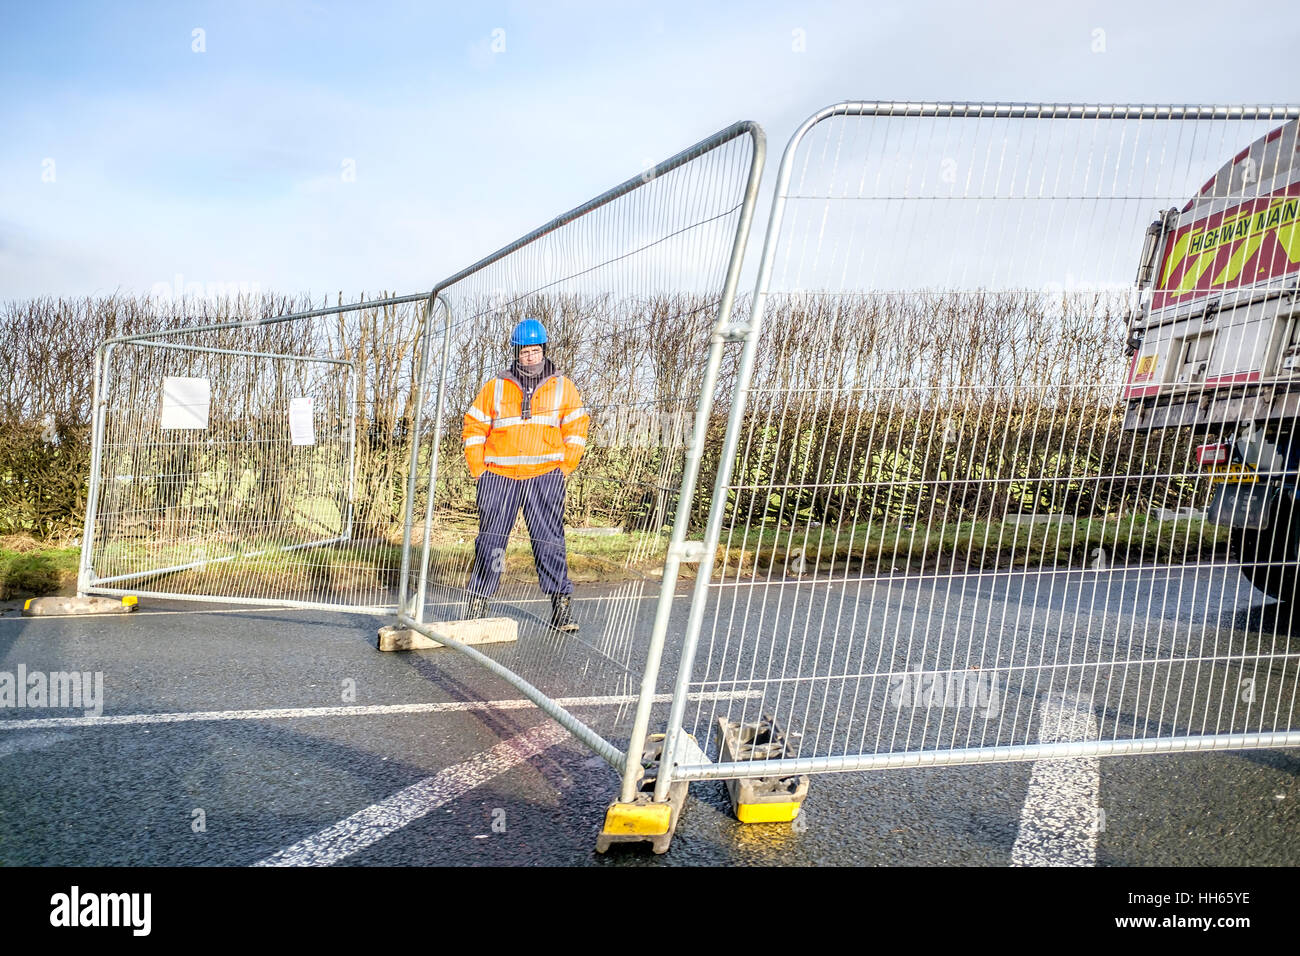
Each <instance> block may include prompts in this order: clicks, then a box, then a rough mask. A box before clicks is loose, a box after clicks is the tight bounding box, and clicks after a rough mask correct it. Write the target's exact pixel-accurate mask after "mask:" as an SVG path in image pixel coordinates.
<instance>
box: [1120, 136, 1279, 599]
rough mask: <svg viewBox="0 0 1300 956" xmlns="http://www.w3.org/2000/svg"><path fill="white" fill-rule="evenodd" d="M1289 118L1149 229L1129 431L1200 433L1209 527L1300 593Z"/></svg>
mask: <svg viewBox="0 0 1300 956" xmlns="http://www.w3.org/2000/svg"><path fill="white" fill-rule="evenodd" d="M1298 147H1300V142H1298V141H1297V121H1294V120H1293V121H1291V122H1289V123H1287V124H1285V125H1284V126H1281V127H1280V128H1278V129H1275V130H1273V131H1272V132H1271V133H1269V134H1268V135H1266V136H1263V137H1261V138H1260V139H1258V140H1256V141H1255V142H1254V143H1252V144H1250V146H1248V147H1246V148H1245V149H1243V150H1242V151H1241V152H1240V153H1238V154H1237V155H1236V156H1234V157H1233V158H1232V160H1231V161H1230V162H1228V163H1226V164H1225V165H1224V166H1223V167H1222V168H1221V169H1220V170H1219V171H1218V172H1217V173H1216V174H1215V175H1214V176H1213V177H1212V178H1211V179H1210V180H1209V182H1207V183H1206V184H1205V185H1204V186H1203V187H1201V190H1200V191H1199V192H1198V193H1197V194H1196V195H1195V196H1194V197H1192V199H1191V200H1190V201H1189V202H1188V203H1187V204H1186V205H1185V206H1183V207H1182V209H1177V208H1174V209H1169V210H1168V211H1166V212H1165V213H1164V214H1163V215H1161V216H1160V217H1159V218H1158V219H1157V220H1156V221H1155V222H1153V223H1152V224H1151V226H1150V227H1149V228H1148V230H1147V237H1146V243H1145V244H1144V247H1143V253H1142V262H1141V264H1140V266H1139V271H1138V285H1139V288H1140V289H1142V290H1143V294H1142V305H1141V307H1140V308H1139V310H1138V311H1137V312H1136V313H1135V314H1134V315H1133V316H1132V318H1131V320H1130V326H1129V348H1130V350H1131V351H1132V364H1131V365H1130V368H1129V375H1128V380H1127V383H1126V386H1125V392H1124V397H1125V400H1126V408H1125V414H1124V428H1125V429H1126V430H1128V431H1134V432H1147V433H1151V432H1153V431H1155V430H1163V429H1174V428H1189V429H1190V430H1191V433H1192V434H1194V435H1198V436H1200V435H1203V436H1204V438H1203V439H1202V438H1198V439H1197V442H1196V443H1194V444H1193V445H1192V447H1191V449H1190V454H1191V458H1192V461H1191V463H1190V464H1189V468H1191V469H1197V468H1199V469H1201V470H1204V471H1207V472H1209V473H1211V475H1212V476H1213V477H1214V480H1215V481H1216V490H1215V493H1214V495H1213V497H1212V498H1211V500H1210V503H1209V507H1208V510H1207V518H1208V519H1209V520H1210V521H1212V522H1215V523H1217V524H1220V525H1224V526H1227V527H1230V528H1232V529H1233V536H1232V540H1233V547H1234V551H1235V552H1236V554H1237V556H1238V557H1239V558H1240V559H1241V561H1242V570H1243V573H1245V574H1246V576H1247V578H1249V579H1250V581H1251V582H1252V583H1253V584H1255V586H1257V587H1259V588H1260V589H1261V590H1263V591H1264V592H1265V593H1267V594H1270V595H1271V596H1273V597H1277V598H1279V599H1283V600H1290V599H1291V598H1292V596H1293V595H1296V594H1297V591H1298V590H1300V573H1297V559H1298V558H1300V514H1298V515H1297V517H1296V520H1295V521H1292V520H1291V514H1292V511H1293V510H1296V511H1300V509H1298V508H1295V499H1296V493H1297V492H1296V484H1297V474H1298V472H1300V429H1298V428H1297V420H1298V419H1300V307H1298V306H1297V289H1298V288H1300V154H1298V153H1297V148H1298Z"/></svg>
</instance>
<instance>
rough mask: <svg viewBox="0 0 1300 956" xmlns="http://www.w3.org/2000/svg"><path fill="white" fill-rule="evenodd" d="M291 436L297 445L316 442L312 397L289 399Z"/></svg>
mask: <svg viewBox="0 0 1300 956" xmlns="http://www.w3.org/2000/svg"><path fill="white" fill-rule="evenodd" d="M289 437H290V438H291V439H292V440H293V443H294V444H295V445H314V444H316V426H315V423H314V422H313V421H312V407H311V398H310V397H307V398H291V399H289Z"/></svg>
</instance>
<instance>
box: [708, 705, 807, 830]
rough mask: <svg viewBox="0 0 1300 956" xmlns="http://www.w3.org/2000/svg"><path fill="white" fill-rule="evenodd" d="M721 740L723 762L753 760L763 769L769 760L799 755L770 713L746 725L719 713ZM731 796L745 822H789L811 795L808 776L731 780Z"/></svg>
mask: <svg viewBox="0 0 1300 956" xmlns="http://www.w3.org/2000/svg"><path fill="white" fill-rule="evenodd" d="M718 740H719V744H718V750H719V756H718V760H719V762H721V763H733V762H738V761H742V760H753V761H755V769H760V768H761V767H762V766H763V763H762V762H763V761H765V760H780V759H782V758H784V757H794V756H797V754H796V753H795V752H794V751H793V748H791V747H790V746H789V744H788V743H787V741H786V736H785V733H784V732H783V731H782V730H781V728H780V727H779V726H777V725H776V723H775V722H774V721H773V720H772V718H771V716H769V715H766V714H765V715H763V717H762V718H761V719H759V720H755V721H750V722H748V723H745V724H741V723H739V722H738V721H730V720H727V718H726V717H724V716H722V715H721V714H719V715H718ZM727 795H728V796H729V797H730V798H731V807H732V810H733V811H734V812H735V814H736V819H737V820H739V821H740V822H741V823H789V822H790V821H792V820H793V819H794V818H795V817H797V816H798V815H799V810H800V809H801V807H802V806H803V802H804V800H805V799H806V798H807V796H808V775H807V774H798V775H796V776H792V777H771V776H769V777H741V778H739V779H733V780H728V781H727Z"/></svg>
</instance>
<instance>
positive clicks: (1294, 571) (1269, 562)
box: [1231, 491, 1300, 602]
mask: <svg viewBox="0 0 1300 956" xmlns="http://www.w3.org/2000/svg"><path fill="white" fill-rule="evenodd" d="M1298 511H1300V509H1297V508H1296V507H1295V502H1294V501H1293V500H1292V498H1291V496H1290V495H1289V494H1288V493H1287V492H1285V491H1283V492H1282V494H1281V495H1279V496H1278V500H1277V504H1276V505H1275V506H1274V508H1273V513H1272V515H1271V516H1270V519H1269V523H1268V527H1267V528H1266V529H1264V530H1263V531H1249V530H1237V529H1233V532H1232V541H1231V548H1232V552H1233V556H1234V557H1235V558H1236V559H1237V560H1239V561H1240V562H1241V573H1242V575H1243V576H1244V577H1245V578H1246V580H1247V581H1249V582H1250V583H1251V584H1253V585H1254V586H1255V587H1257V588H1259V589H1260V590H1261V591H1263V592H1264V593H1265V594H1267V595H1268V596H1269V597H1271V598H1274V599H1276V600H1278V601H1286V602H1297V601H1300V564H1298V562H1300V514H1298V513H1297V512H1298Z"/></svg>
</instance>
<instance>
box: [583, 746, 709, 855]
mask: <svg viewBox="0 0 1300 956" xmlns="http://www.w3.org/2000/svg"><path fill="white" fill-rule="evenodd" d="M687 736H688V737H689V738H690V740H691V742H692V743H694V742H695V738H694V737H690V735H689V734H688V735H687ZM663 751H664V735H663V734H652V735H651V736H650V737H648V738H646V745H645V751H644V752H643V755H642V758H641V766H642V768H644V774H643V776H642V777H641V784H640V788H641V789H640V792H639V793H637V795H636V797H635V799H634V800H633V802H632V803H619V802H617V801H616V802H614V803H611V804H610V805H609V809H608V810H606V811H605V827H604V829H603V830H601V831H600V835H599V836H597V837H596V852H597V853H604V852H605V851H606V850H608V849H609V848H610V847H611V846H613V845H614V844H615V843H649V844H650V849H651V850H653V851H654V852H655V853H656V854H659V853H667V852H668V847H669V846H670V845H671V844H672V842H673V834H674V833H675V832H676V831H677V821H678V819H679V818H680V817H681V815H682V808H683V807H685V805H686V793H687V791H688V790H689V789H690V783H689V782H688V781H686V780H681V781H678V782H676V783H673V784H672V785H670V786H669V787H668V800H667V802H666V803H655V802H654V789H655V780H657V779H658V777H659V761H660V759H661V758H662V757H663Z"/></svg>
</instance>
